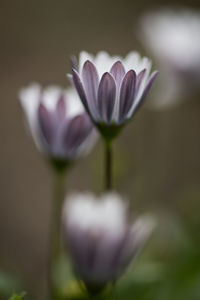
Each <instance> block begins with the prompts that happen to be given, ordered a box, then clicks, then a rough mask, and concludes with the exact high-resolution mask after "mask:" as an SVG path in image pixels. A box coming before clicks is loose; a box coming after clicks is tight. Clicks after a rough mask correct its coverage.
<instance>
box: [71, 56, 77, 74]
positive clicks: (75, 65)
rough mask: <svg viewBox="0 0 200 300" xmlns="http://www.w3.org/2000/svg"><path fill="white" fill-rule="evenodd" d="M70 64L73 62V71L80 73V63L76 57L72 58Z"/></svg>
mask: <svg viewBox="0 0 200 300" xmlns="http://www.w3.org/2000/svg"><path fill="white" fill-rule="evenodd" d="M70 62H71V65H72V69H74V70H76V71H78V61H77V58H76V56H75V55H72V56H71V57H70Z"/></svg>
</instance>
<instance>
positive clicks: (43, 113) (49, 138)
mask: <svg viewBox="0 0 200 300" xmlns="http://www.w3.org/2000/svg"><path fill="white" fill-rule="evenodd" d="M38 120H39V125H40V129H41V132H42V135H43V137H44V139H45V141H46V142H47V143H48V144H49V145H51V144H52V142H53V137H54V126H53V120H52V115H51V113H50V112H49V111H48V110H47V109H46V107H45V106H44V105H43V104H40V105H39V108H38Z"/></svg>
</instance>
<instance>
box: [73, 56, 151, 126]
mask: <svg viewBox="0 0 200 300" xmlns="http://www.w3.org/2000/svg"><path fill="white" fill-rule="evenodd" d="M72 63H73V69H72V77H71V79H72V80H73V82H74V85H75V87H76V89H77V92H78V94H79V96H80V98H81V100H82V103H83V105H84V106H85V108H86V110H87V112H88V114H89V115H90V117H91V119H92V121H93V122H94V123H95V124H106V125H108V126H109V125H115V126H119V125H122V124H124V123H125V122H126V121H128V120H129V119H130V118H131V117H132V116H133V115H134V114H135V112H136V111H137V109H138V108H139V107H140V105H141V104H142V103H143V101H144V99H145V97H146V95H147V93H148V92H149V90H150V88H151V86H152V84H153V81H154V79H155V77H156V75H157V72H156V71H155V72H153V73H152V74H150V71H151V61H150V60H149V59H148V58H146V57H144V58H141V57H140V55H139V54H138V53H137V52H131V53H129V54H128V55H127V56H126V57H125V58H124V59H123V58H122V57H119V56H113V57H112V56H109V55H108V54H107V53H106V52H99V53H98V54H97V55H96V56H92V55H90V54H88V53H87V52H81V53H80V56H79V63H77V61H76V59H75V58H73V60H72Z"/></svg>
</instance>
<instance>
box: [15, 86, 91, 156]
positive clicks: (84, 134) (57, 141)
mask: <svg viewBox="0 0 200 300" xmlns="http://www.w3.org/2000/svg"><path fill="white" fill-rule="evenodd" d="M19 98H20V102H21V105H22V107H23V109H24V112H25V115H26V118H27V121H28V125H29V129H30V131H31V134H32V136H33V138H34V141H35V143H36V145H37V146H38V148H39V149H40V150H41V151H42V152H44V153H45V154H46V155H47V156H48V157H50V158H51V159H55V160H64V161H65V160H67V161H71V160H74V159H76V158H78V157H80V156H82V155H84V154H85V153H86V152H87V151H88V150H89V148H91V146H92V145H93V144H94V142H95V140H96V138H95V133H94V127H93V125H92V123H91V121H90V119H89V118H88V116H87V114H86V112H85V111H84V107H83V106H82V104H81V101H80V100H79V99H78V97H77V94H76V92H75V91H74V90H73V89H71V88H68V89H66V90H62V89H61V88H59V87H56V86H50V87H47V88H45V89H43V90H42V89H41V87H40V85H38V84H31V85H30V86H28V87H27V88H24V89H22V90H21V91H20V93H19Z"/></svg>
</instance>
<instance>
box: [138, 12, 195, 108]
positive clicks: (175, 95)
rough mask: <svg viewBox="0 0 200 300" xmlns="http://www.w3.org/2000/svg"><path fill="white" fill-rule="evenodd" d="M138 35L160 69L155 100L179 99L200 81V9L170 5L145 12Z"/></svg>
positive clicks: (165, 102) (166, 102) (165, 103)
mask: <svg viewBox="0 0 200 300" xmlns="http://www.w3.org/2000/svg"><path fill="white" fill-rule="evenodd" d="M140 25H141V31H142V32H140V35H139V38H140V40H141V42H142V43H143V44H144V46H145V47H146V48H147V50H148V51H151V53H152V55H153V56H154V59H155V61H156V63H157V64H158V66H159V70H160V73H161V76H160V81H161V84H160V85H159V87H160V89H159V90H158V94H157V95H155V96H156V99H154V104H155V106H156V107H157V106H158V107H166V106H169V105H171V104H175V103H176V102H177V101H180V100H181V98H185V97H186V96H187V95H189V93H190V95H191V90H192V89H193V90H195V88H197V86H199V83H200V13H197V12H193V11H188V10H183V9H181V10H179V11H175V10H172V9H166V10H160V11H157V12H152V13H147V14H146V15H144V16H143V18H142V19H141V24H140Z"/></svg>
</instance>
